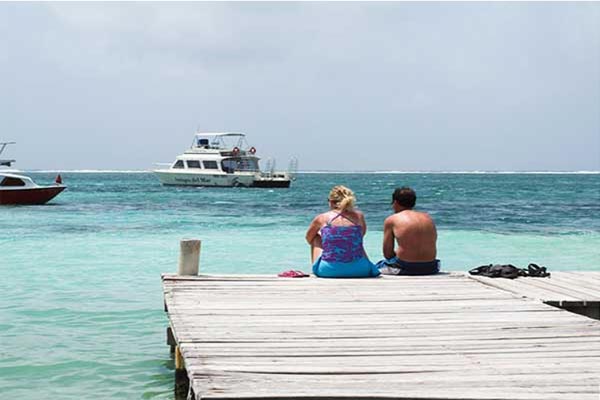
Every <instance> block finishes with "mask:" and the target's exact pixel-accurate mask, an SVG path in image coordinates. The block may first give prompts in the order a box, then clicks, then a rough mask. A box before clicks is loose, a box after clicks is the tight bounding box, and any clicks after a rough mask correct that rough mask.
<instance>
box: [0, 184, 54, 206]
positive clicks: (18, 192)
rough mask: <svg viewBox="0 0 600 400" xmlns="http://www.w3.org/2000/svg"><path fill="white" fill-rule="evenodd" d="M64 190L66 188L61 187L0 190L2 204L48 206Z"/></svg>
mask: <svg viewBox="0 0 600 400" xmlns="http://www.w3.org/2000/svg"><path fill="white" fill-rule="evenodd" d="M63 190H65V186H59V185H57V186H40V187H34V188H23V189H0V204H15V205H18V204H22V205H35V204H46V203H47V202H49V201H50V200H52V199H53V198H55V197H56V196H57V195H58V194H59V193H60V192H62V191H63Z"/></svg>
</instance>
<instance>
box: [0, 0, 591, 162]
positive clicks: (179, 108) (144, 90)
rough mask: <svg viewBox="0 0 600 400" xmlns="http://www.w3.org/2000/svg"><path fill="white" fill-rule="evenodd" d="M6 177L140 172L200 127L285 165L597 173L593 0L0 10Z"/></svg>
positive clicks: (0, 110) (0, 132)
mask: <svg viewBox="0 0 600 400" xmlns="http://www.w3.org/2000/svg"><path fill="white" fill-rule="evenodd" d="M0 37H1V38H2V39H1V40H0V141H8V140H12V141H16V142H17V144H16V145H14V146H12V147H11V148H9V149H7V151H6V153H5V154H3V156H6V157H11V158H16V159H17V163H16V164H15V167H16V168H19V169H23V170H34V169H52V170H56V169H58V170H61V169H64V170H77V169H111V170H119V169H121V170H123V169H124V170H129V169H135V170H148V169H151V168H153V167H154V165H153V163H157V162H171V161H173V160H174V158H175V156H176V155H178V154H180V153H182V152H183V151H184V150H185V149H186V148H187V147H189V145H190V144H191V141H192V137H193V135H194V133H195V132H196V131H197V130H200V131H209V132H214V131H236V132H239V131H241V132H245V133H246V134H247V135H248V141H249V143H250V144H251V145H254V146H255V147H256V148H257V149H258V155H259V156H261V157H263V158H268V157H273V158H275V159H276V160H277V165H278V166H279V167H280V168H286V167H287V163H288V160H289V158H290V157H297V158H298V160H299V166H300V170H335V171H474V170H475V171H581V170H587V171H589V170H600V3H590V2H583V3H575V2H566V3H557V2H551V3H546V2H533V3H523V2H506V3H504V2H493V3H479V2H475V3H474V2H466V3H452V2H442V3H433V2H425V3H412V2H380V3H368V2H364V3H363V2H350V3H346V2H329V3H319V2H306V3H294V2H284V3H275V2H266V3H254V2H241V3H234V2H219V3H212V2H211V3H209V2H205V3H198V2H196V3H187V2H186V3H172V2H170V3H156V2H152V3H113V2H111V3H4V2H3V3H0Z"/></svg>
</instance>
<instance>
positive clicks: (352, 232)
mask: <svg viewBox="0 0 600 400" xmlns="http://www.w3.org/2000/svg"><path fill="white" fill-rule="evenodd" d="M326 214H333V215H334V216H333V217H332V218H331V219H329V220H328V221H327V223H326V225H325V226H323V227H322V228H321V240H322V244H323V254H322V256H321V257H322V259H323V260H324V261H330V262H332V261H333V262H346V263H347V262H352V261H354V260H357V259H359V258H361V257H363V256H364V255H365V251H364V248H363V226H362V224H360V223H357V222H355V221H356V220H359V221H360V220H362V218H360V217H361V216H360V215H359V214H358V213H356V212H353V213H352V214H354V215H345V214H350V213H331V212H329V213H326ZM352 217H354V218H352Z"/></svg>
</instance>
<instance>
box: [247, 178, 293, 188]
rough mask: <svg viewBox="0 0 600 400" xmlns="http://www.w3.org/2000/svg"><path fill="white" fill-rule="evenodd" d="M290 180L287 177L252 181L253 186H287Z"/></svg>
mask: <svg viewBox="0 0 600 400" xmlns="http://www.w3.org/2000/svg"><path fill="white" fill-rule="evenodd" d="M290 183H291V180H289V179H260V180H256V181H254V183H253V184H252V186H253V187H258V188H289V187H290Z"/></svg>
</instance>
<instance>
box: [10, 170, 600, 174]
mask: <svg viewBox="0 0 600 400" xmlns="http://www.w3.org/2000/svg"><path fill="white" fill-rule="evenodd" d="M2 171H4V172H16V173H19V172H21V173H22V172H25V173H54V174H56V173H70V174H148V173H152V170H108V169H107V170H101V169H98V170H96V169H81V170H68V169H49V170H16V169H11V170H2ZM298 173H299V174H382V175H383V174H398V175H400V174H455V175H503V174H514V175H519V174H520V175H598V174H600V171H333V170H332V171H327V170H316V171H298Z"/></svg>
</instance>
